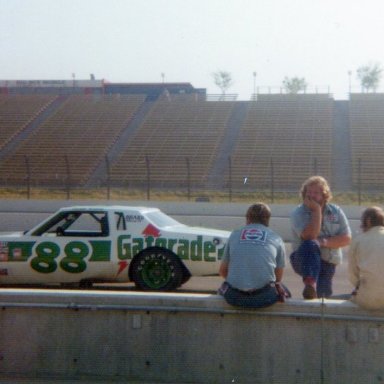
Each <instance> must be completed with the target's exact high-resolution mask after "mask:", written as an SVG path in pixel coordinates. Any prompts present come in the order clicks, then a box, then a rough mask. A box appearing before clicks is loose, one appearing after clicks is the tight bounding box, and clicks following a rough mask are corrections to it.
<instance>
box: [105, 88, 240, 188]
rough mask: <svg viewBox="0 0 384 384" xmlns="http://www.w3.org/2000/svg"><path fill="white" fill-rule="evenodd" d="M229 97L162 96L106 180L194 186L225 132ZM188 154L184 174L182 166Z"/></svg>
mask: <svg viewBox="0 0 384 384" xmlns="http://www.w3.org/2000/svg"><path fill="white" fill-rule="evenodd" d="M233 105H234V103H233V102H207V101H199V100H197V99H196V98H195V96H194V95H163V96H162V97H161V98H160V99H159V100H158V101H157V102H156V103H155V105H154V106H153V108H152V110H151V111H150V112H149V114H148V115H147V118H146V119H145V121H144V122H143V123H142V125H141V127H140V129H139V130H138V131H137V133H136V135H135V136H134V137H133V138H132V140H131V141H130V142H129V143H127V145H126V147H125V149H124V150H123V152H122V153H121V156H120V157H119V159H118V161H117V162H116V163H115V164H114V165H113V166H112V167H111V179H112V181H114V182H118V183H124V185H142V184H143V183H145V182H146V180H147V162H149V165H150V169H151V180H152V181H153V182H154V183H156V185H158V186H180V185H182V186H186V185H187V182H188V175H189V180H190V182H191V183H193V185H194V186H202V185H203V184H204V182H205V181H206V178H207V175H208V173H209V170H210V168H211V167H212V165H213V160H214V158H215V156H216V154H217V151H218V149H219V145H220V141H221V139H222V137H223V135H224V133H225V129H226V124H227V121H228V118H229V116H230V115H231V110H232V107H233ZM187 158H188V159H189V160H188V161H189V173H188V166H187Z"/></svg>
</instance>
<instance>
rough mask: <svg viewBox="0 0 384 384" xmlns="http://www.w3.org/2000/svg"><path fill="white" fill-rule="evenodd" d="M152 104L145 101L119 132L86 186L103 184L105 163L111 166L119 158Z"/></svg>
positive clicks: (105, 174)
mask: <svg viewBox="0 0 384 384" xmlns="http://www.w3.org/2000/svg"><path fill="white" fill-rule="evenodd" d="M153 104H154V101H145V102H144V103H143V104H142V105H141V106H140V107H139V108H138V110H137V111H136V112H135V113H134V115H133V117H132V120H130V121H129V123H128V125H127V126H126V127H125V129H124V130H123V131H122V132H121V134H120V136H119V137H118V138H117V139H116V141H115V143H114V145H113V146H112V147H111V148H110V150H109V151H108V154H107V155H106V158H104V159H101V160H100V162H99V164H98V166H97V167H96V169H95V170H94V171H93V173H92V174H91V176H90V177H89V179H88V182H87V184H86V185H87V186H92V185H99V184H103V183H104V182H105V181H106V179H107V177H108V170H107V161H108V162H109V164H113V163H114V162H115V160H116V159H117V158H118V157H119V156H120V154H121V152H122V151H123V150H124V148H125V146H126V145H127V143H128V142H129V140H130V139H131V138H132V136H133V135H134V134H135V133H136V131H137V129H139V128H140V125H141V124H142V122H143V120H144V119H145V117H146V115H147V113H148V112H149V111H150V109H151V108H152V106H153ZM107 159H108V160H107Z"/></svg>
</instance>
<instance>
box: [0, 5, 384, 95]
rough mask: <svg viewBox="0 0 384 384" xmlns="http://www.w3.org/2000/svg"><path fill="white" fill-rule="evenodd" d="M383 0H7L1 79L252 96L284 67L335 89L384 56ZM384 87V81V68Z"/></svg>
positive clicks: (275, 81)
mask: <svg viewBox="0 0 384 384" xmlns="http://www.w3.org/2000/svg"><path fill="white" fill-rule="evenodd" d="M383 37H384V1H383V0H364V1H360V0H0V79H1V80H27V79H32V80H37V79H39V80H40V79H49V80H57V79H68V80H70V79H72V73H75V75H76V79H79V80H80V79H89V76H90V74H91V73H93V74H94V75H95V77H96V78H97V79H106V80H108V81H110V82H161V81H162V77H161V73H164V75H165V81H166V82H190V83H192V85H193V86H195V87H198V88H207V91H208V93H219V89H218V88H217V87H216V86H215V85H214V83H213V80H212V73H213V72H215V71H217V70H225V71H228V72H230V73H231V74H232V78H233V80H234V84H233V86H232V87H231V88H230V90H229V91H228V93H238V94H239V98H240V99H249V98H250V95H251V94H252V93H253V88H254V76H253V72H256V73H257V76H256V86H258V87H260V90H264V91H267V89H266V88H263V87H268V86H270V87H275V90H278V88H279V87H280V86H281V84H282V80H283V78H284V77H285V76H288V77H293V76H299V77H304V78H305V79H306V81H307V82H308V84H309V86H310V87H313V89H314V88H315V87H318V89H319V91H320V90H323V91H326V90H327V89H328V88H327V87H328V86H329V87H330V91H331V92H333V93H334V94H335V97H336V98H341V97H343V96H344V95H345V94H346V93H347V92H348V88H349V76H348V71H352V75H351V82H352V88H353V89H354V90H355V91H359V89H360V86H359V81H358V79H357V78H356V70H357V68H358V67H359V66H361V65H365V64H368V63H370V62H378V63H380V64H382V65H383V66H384V48H383V41H382V38H383ZM380 90H384V76H383V80H382V84H381V87H380Z"/></svg>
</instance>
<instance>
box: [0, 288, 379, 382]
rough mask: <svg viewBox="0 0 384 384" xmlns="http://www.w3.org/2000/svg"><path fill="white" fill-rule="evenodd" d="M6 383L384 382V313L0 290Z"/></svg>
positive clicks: (332, 303)
mask: <svg viewBox="0 0 384 384" xmlns="http://www.w3.org/2000/svg"><path fill="white" fill-rule="evenodd" d="M0 324H1V327H0V377H2V378H4V377H13V378H14V377H15V376H19V377H22V378H30V379H32V378H36V377H41V378H45V379H46V378H51V379H52V380H54V379H58V378H60V379H64V378H65V379H66V380H87V381H92V380H95V381H96V379H97V380H101V379H103V380H106V381H108V382H112V381H113V380H117V381H120V382H131V381H134V380H137V381H143V382H167V383H263V384H264V383H364V382H365V383H373V382H382V381H383V380H384V366H383V358H384V313H383V312H372V313H370V312H366V311H363V310H361V309H359V308H357V307H356V306H355V305H353V304H352V303H350V302H347V301H338V300H325V301H324V302H323V303H322V302H321V301H320V300H319V301H316V300H314V301H310V302H309V301H306V302H304V301H300V300H297V301H289V302H286V303H284V304H281V303H279V304H276V305H274V306H273V307H270V308H266V309H262V310H255V311H249V310H237V309H234V308H233V307H230V306H228V305H227V304H226V303H225V302H224V301H223V299H222V298H221V297H220V296H216V295H204V294H180V293H177V294H172V293H169V294H160V293H155V294H146V293H135V292H127V293H125V292H106V291H98V292H87V291H76V290H34V291H28V290H21V289H1V290H0Z"/></svg>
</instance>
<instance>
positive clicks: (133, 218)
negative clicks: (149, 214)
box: [125, 215, 144, 223]
mask: <svg viewBox="0 0 384 384" xmlns="http://www.w3.org/2000/svg"><path fill="white" fill-rule="evenodd" d="M125 220H126V222H127V223H141V222H142V221H143V220H144V216H141V215H126V216H125Z"/></svg>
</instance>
